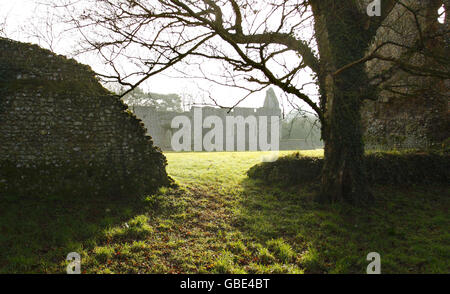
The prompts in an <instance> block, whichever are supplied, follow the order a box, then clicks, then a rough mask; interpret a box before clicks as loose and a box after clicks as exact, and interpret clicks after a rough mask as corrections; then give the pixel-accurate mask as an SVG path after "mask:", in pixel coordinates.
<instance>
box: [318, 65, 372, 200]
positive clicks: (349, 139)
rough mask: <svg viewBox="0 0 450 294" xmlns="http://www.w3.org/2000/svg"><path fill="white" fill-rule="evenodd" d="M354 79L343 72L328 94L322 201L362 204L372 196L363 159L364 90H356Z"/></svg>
mask: <svg viewBox="0 0 450 294" xmlns="http://www.w3.org/2000/svg"><path fill="white" fill-rule="evenodd" d="M360 74H364V73H360ZM355 82H357V81H355V79H353V78H352V76H351V75H343V76H341V77H339V78H338V79H336V80H334V81H333V84H332V88H331V89H330V91H331V93H330V92H329V93H328V95H327V109H326V112H325V119H326V124H325V125H324V127H323V130H322V131H323V134H322V136H323V140H324V142H325V154H324V156H325V160H324V162H325V164H324V168H323V171H322V186H321V193H320V194H319V201H320V202H339V201H346V202H350V203H354V204H361V203H365V202H367V201H368V200H369V199H370V198H371V197H370V192H369V190H368V187H367V185H366V178H365V170H364V161H363V155H364V144H363V141H362V135H363V134H362V127H361V115H360V108H361V93H359V91H357V90H356V89H354V88H355V84H354V83H355Z"/></svg>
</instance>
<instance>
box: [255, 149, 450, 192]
mask: <svg viewBox="0 0 450 294" xmlns="http://www.w3.org/2000/svg"><path fill="white" fill-rule="evenodd" d="M364 160H365V166H366V171H367V179H368V182H369V184H394V185H398V184H416V183H421V184H432V183H449V179H450V175H449V166H450V156H449V154H448V153H426V152H405V153H389V152H376V153H370V154H367V155H365V159H364ZM322 166H323V158H318V157H305V156H301V155H300V154H299V153H294V154H291V155H288V156H284V157H281V158H279V159H278V160H277V161H275V162H264V163H260V164H257V165H255V166H253V167H251V168H250V169H249V170H248V171H247V175H248V176H249V177H250V178H253V179H260V180H262V181H264V182H266V183H268V184H277V183H279V184H281V185H296V184H304V183H310V182H316V183H317V182H319V181H320V174H321V170H322Z"/></svg>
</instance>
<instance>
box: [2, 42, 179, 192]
mask: <svg viewBox="0 0 450 294" xmlns="http://www.w3.org/2000/svg"><path fill="white" fill-rule="evenodd" d="M165 167H166V159H165V157H164V155H163V154H162V153H161V151H160V149H159V148H158V147H156V146H154V145H153V142H152V139H151V137H150V136H147V135H146V130H145V128H144V127H143V123H142V122H141V121H140V120H138V119H137V118H136V117H135V116H134V115H132V114H131V113H130V112H129V111H128V110H127V106H126V105H125V104H123V103H122V102H121V101H120V99H119V98H118V97H117V96H115V95H113V94H112V93H110V92H109V91H107V90H106V89H105V88H104V87H102V86H101V84H100V83H99V82H98V80H97V79H96V78H95V75H94V73H93V71H92V70H91V69H90V68H89V67H88V66H86V65H82V64H79V63H77V62H76V61H75V60H71V59H67V58H65V57H63V56H59V55H56V54H54V53H52V52H50V51H48V50H44V49H41V48H39V47H38V46H36V45H30V44H24V43H20V42H15V41H12V40H9V39H0V192H2V191H3V192H4V191H9V193H13V192H14V193H22V194H23V193H25V191H26V192H32V193H38V192H42V193H44V194H45V193H54V192H55V191H59V192H61V193H62V192H63V191H64V192H74V193H75V192H80V193H88V194H91V193H92V194H105V193H106V194H114V195H124V194H133V193H146V192H151V191H154V190H155V189H156V188H157V187H159V186H161V185H166V184H169V183H170V180H169V178H168V176H167V174H166V170H165Z"/></svg>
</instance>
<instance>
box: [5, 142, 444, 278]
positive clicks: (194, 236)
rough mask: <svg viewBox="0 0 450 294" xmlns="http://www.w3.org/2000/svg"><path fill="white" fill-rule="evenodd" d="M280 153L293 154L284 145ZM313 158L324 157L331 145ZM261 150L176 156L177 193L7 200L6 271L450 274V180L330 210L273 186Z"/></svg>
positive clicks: (172, 162) (172, 170) (379, 191)
mask: <svg viewBox="0 0 450 294" xmlns="http://www.w3.org/2000/svg"><path fill="white" fill-rule="evenodd" d="M281 153H282V154H281V155H284V154H286V153H287V152H281ZM302 153H303V154H304V155H310V156H321V151H306V152H302ZM261 155H262V154H261V153H260V152H232V153H167V154H166V156H167V158H168V162H169V165H168V168H167V170H168V173H169V174H170V175H171V176H172V177H173V178H174V179H175V180H176V182H177V183H178V184H179V187H178V188H161V189H160V191H159V192H158V193H155V194H154V195H147V196H145V197H143V198H142V199H139V200H134V201H129V200H126V199H122V200H114V201H106V200H104V199H103V200H102V199H91V198H90V197H88V196H86V197H85V198H83V199H70V200H67V199H66V200H62V199H61V198H58V197H55V198H54V199H40V198H39V197H32V196H31V195H30V197H28V198H27V199H22V200H21V201H20V202H19V201H12V200H8V201H3V202H2V203H0V250H1V251H0V273H23V272H25V273H62V272H65V267H66V264H67V262H66V261H65V258H66V255H67V254H68V253H69V252H73V251H75V252H78V253H80V254H81V256H82V272H84V273H365V271H366V267H367V265H368V263H369V261H366V256H367V254H368V253H369V252H372V251H375V252H378V253H380V255H381V271H382V273H449V272H450V265H449V260H450V246H449V244H450V234H449V231H448V228H449V227H450V218H449V214H448V208H449V197H448V195H449V187H448V186H445V187H443V186H432V187H430V186H427V187H425V186H410V187H401V188H399V187H390V186H386V187H375V189H374V193H375V196H376V202H375V203H374V204H373V205H372V206H370V207H366V208H353V207H350V206H347V205H328V206H320V205H318V204H316V203H315V202H314V201H313V196H314V193H315V190H316V188H317V187H313V186H302V187H290V188H285V189H282V188H279V187H268V186H266V185H264V184H263V183H261V182H257V181H253V180H250V179H248V178H247V177H246V174H245V173H246V171H247V170H248V169H249V168H250V167H251V166H253V165H254V164H256V163H258V162H260V161H261Z"/></svg>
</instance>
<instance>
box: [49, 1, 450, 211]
mask: <svg viewBox="0 0 450 294" xmlns="http://www.w3.org/2000/svg"><path fill="white" fill-rule="evenodd" d="M53 2H54V3H55V4H57V6H58V7H59V8H62V9H63V11H64V14H65V15H64V17H65V19H66V20H67V21H68V22H69V23H70V24H71V25H72V26H73V28H75V29H76V30H78V32H79V33H80V35H81V36H82V37H83V39H84V42H83V44H82V46H81V48H80V51H79V53H87V52H96V53H97V54H99V56H101V57H102V58H103V60H104V61H105V64H107V65H108V66H109V72H108V73H103V74H100V76H101V77H102V78H103V79H105V80H109V81H117V82H118V83H120V84H122V85H124V86H128V87H129V91H131V90H133V89H134V88H136V87H138V86H139V85H140V84H142V83H143V82H144V81H146V80H147V79H149V78H150V77H151V76H154V75H156V74H159V73H161V72H163V71H166V70H168V69H175V70H177V71H179V72H181V73H183V74H186V75H191V76H192V75H198V76H199V77H201V78H204V79H207V80H210V81H212V82H215V83H219V84H222V85H228V86H234V87H240V88H242V89H246V90H247V91H248V93H249V95H250V94H251V93H253V92H255V91H259V90H261V89H264V88H266V87H268V86H269V85H275V86H278V87H279V88H280V89H282V90H283V91H284V92H285V93H287V94H289V95H291V97H296V99H299V100H301V101H303V102H304V103H306V104H307V105H308V106H309V107H310V108H311V109H312V111H313V112H314V113H315V114H316V115H317V117H318V118H319V119H320V123H321V127H322V136H323V140H324V143H325V167H324V171H323V177H322V191H321V193H320V195H319V200H321V201H341V200H346V201H349V202H352V203H365V202H367V201H368V200H369V199H371V195H370V192H369V191H368V189H367V185H365V177H364V165H363V160H362V159H363V153H364V146H363V144H362V129H361V115H360V109H361V105H362V101H363V100H364V99H376V97H377V94H378V91H379V88H380V86H381V85H386V84H385V83H386V81H387V80H389V79H390V77H392V75H393V74H394V73H395V72H396V71H399V70H400V71H408V72H411V73H413V74H422V75H423V74H429V75H432V76H436V77H440V78H448V76H449V73H448V67H445V66H444V67H442V66H431V67H427V68H425V67H424V66H423V65H417V64H414V63H410V62H408V61H409V60H408V56H411V54H419V55H422V56H424V57H426V58H428V57H430V58H431V57H433V58H434V59H435V60H440V62H444V63H445V62H447V64H448V54H445V52H444V51H445V50H444V51H440V52H439V50H434V49H433V40H435V39H438V38H440V37H442V34H446V33H447V32H444V33H437V31H436V30H433V29H432V27H433V26H435V22H436V20H437V17H435V16H436V15H434V14H433V15H431V16H430V15H425V17H422V16H420V15H419V14H420V12H423V11H425V10H426V7H425V6H424V5H419V8H418V10H414V9H412V12H414V13H413V15H412V18H411V19H412V20H413V21H414V22H415V23H416V24H417V27H418V28H419V27H420V30H418V31H417V32H416V34H415V35H414V38H413V39H414V41H413V42H410V43H409V44H407V45H405V44H402V43H396V42H394V41H392V40H381V41H379V40H377V38H376V37H377V32H378V31H379V29H380V27H382V26H383V25H384V23H385V20H386V19H387V18H388V17H389V16H390V15H391V13H392V11H395V8H396V7H398V6H399V5H403V6H405V7H407V8H408V7H410V5H409V4H410V2H413V4H414V3H416V4H417V3H419V2H418V1H408V0H405V1H399V0H381V1H380V2H381V11H380V12H381V13H380V16H369V15H368V14H367V13H366V8H367V6H368V5H369V4H370V2H372V1H368V0H355V1H340V0H339V1H338V0H286V1H285V0H268V1H257V0H186V1H180V0H153V1H144V0H96V1H87V0H77V1H75V0H54V1H53ZM404 2H405V3H404ZM428 2H430V5H431V7H432V8H433V9H434V8H435V6H436V5H442V4H443V1H439V0H428ZM446 7H448V6H446ZM430 11H431V10H430ZM425 14H426V13H425ZM374 44H375V45H374ZM388 46H395V47H398V48H400V49H401V50H399V52H400V53H399V54H398V55H396V56H393V55H383V49H384V48H387V47H388ZM431 52H432V53H431ZM374 60H379V61H383V62H386V63H388V64H389V65H390V66H388V69H387V70H386V71H383V72H382V73H379V74H378V75H376V76H369V75H368V73H367V70H366V67H367V64H368V63H369V62H371V61H374ZM124 62H128V66H127V67H123V66H122V64H124ZM212 62H215V63H220V64H221V65H222V69H221V70H220V72H211V68H209V67H208V65H209V64H211V63H212ZM130 65H132V66H130ZM434 65H436V64H434ZM305 72H307V73H310V74H311V75H313V77H314V79H315V82H316V85H317V86H318V89H319V93H320V95H319V97H318V99H316V97H313V96H311V95H309V94H307V93H306V92H305V91H304V88H305V86H306V84H307V83H309V81H305V79H304V74H305ZM245 98H246V97H243V99H245Z"/></svg>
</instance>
